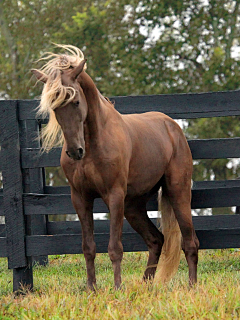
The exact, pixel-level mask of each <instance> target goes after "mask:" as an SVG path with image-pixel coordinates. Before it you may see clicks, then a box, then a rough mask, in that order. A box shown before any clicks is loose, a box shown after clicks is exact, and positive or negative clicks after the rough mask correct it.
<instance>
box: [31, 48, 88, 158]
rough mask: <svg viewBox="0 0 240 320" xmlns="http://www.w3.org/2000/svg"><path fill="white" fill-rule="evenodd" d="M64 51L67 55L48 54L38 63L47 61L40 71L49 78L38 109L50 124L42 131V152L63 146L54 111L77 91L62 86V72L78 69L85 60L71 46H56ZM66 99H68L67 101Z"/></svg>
mask: <svg viewBox="0 0 240 320" xmlns="http://www.w3.org/2000/svg"><path fill="white" fill-rule="evenodd" d="M56 46H57V47H59V48H61V49H64V50H65V53H62V54H55V53H52V52H46V53H44V54H43V56H42V58H41V59H40V60H38V61H43V60H46V61H47V63H46V64H45V65H44V66H43V67H42V68H41V69H40V70H39V71H41V73H44V74H45V75H46V77H47V82H46V83H45V85H44V88H43V91H42V95H41V101H40V105H39V107H38V113H37V114H38V116H42V117H44V118H45V117H47V116H49V122H48V124H47V125H46V126H45V127H44V128H43V129H42V132H41V138H42V150H43V151H47V152H48V151H50V150H51V149H52V148H53V147H56V146H61V145H62V144H63V133H62V130H61V128H60V126H59V124H58V122H57V120H56V117H55V113H54V109H56V108H58V107H60V106H64V105H66V104H68V103H69V102H71V101H72V100H73V98H74V96H75V94H76V92H75V89H73V88H71V87H65V86H63V85H62V81H61V73H62V70H66V69H69V68H71V67H77V66H78V65H79V63H80V62H81V61H82V60H83V59H84V55H83V53H82V51H81V50H80V49H78V48H77V47H74V46H71V45H56ZM66 97H68V98H67V99H66Z"/></svg>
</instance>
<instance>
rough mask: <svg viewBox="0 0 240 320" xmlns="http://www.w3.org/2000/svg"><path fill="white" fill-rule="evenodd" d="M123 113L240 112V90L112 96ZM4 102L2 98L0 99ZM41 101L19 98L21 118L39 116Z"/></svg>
mask: <svg viewBox="0 0 240 320" xmlns="http://www.w3.org/2000/svg"><path fill="white" fill-rule="evenodd" d="M110 100H111V101H113V102H114V103H115V108H116V109H117V110H118V111H119V112H120V113H123V114H128V113H142V112H146V111H160V112H163V113H166V114H167V115H169V116H170V117H172V118H174V119H194V118H205V117H222V116H234V115H240V105H239V100H240V91H239V90H236V91H226V92H208V93H187V94H171V95H168V94H163V95H148V96H126V97H111V98H110ZM0 103H1V101H0ZM38 105H39V101H37V100H20V101H19V106H20V109H19V119H20V120H26V119H35V118H36V111H35V109H36V108H37V106H38Z"/></svg>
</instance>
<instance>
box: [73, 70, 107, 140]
mask: <svg viewBox="0 0 240 320" xmlns="http://www.w3.org/2000/svg"><path fill="white" fill-rule="evenodd" d="M79 83H80V85H81V87H82V90H83V93H84V95H85V98H86V100H87V104H88V115H87V119H86V122H87V126H88V130H89V132H90V134H91V136H92V137H93V136H94V135H95V136H96V137H97V134H98V133H99V131H100V129H101V126H102V125H103V124H104V123H105V118H106V108H107V107H106V106H105V104H104V103H103V99H102V96H101V95H100V93H99V91H98V89H97V88H96V86H95V84H94V82H93V80H92V79H91V77H90V76H89V75H88V74H87V73H86V72H84V71H83V72H82V73H81V77H80V79H79ZM106 102H107V101H106Z"/></svg>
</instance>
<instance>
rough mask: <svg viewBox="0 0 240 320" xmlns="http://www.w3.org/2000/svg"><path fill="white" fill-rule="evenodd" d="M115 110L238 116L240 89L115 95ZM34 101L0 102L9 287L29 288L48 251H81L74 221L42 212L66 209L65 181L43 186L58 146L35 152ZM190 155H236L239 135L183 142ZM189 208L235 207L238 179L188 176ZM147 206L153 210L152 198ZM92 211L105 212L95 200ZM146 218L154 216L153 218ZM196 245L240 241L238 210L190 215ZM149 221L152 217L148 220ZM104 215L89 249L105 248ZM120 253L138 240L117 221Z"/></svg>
mask: <svg viewBox="0 0 240 320" xmlns="http://www.w3.org/2000/svg"><path fill="white" fill-rule="evenodd" d="M112 100H114V101H115V107H116V109H117V110H119V111H120V112H121V113H141V112H146V111H152V110H155V111H161V112H164V113H166V114H168V115H169V116H171V117H172V118H174V119H193V118H205V117H220V116H239V115H240V91H231V92H216V93H203V94H176V95H153V96H129V97H115V98H113V99H112ZM37 105H38V101H28V100H26V101H25V100H8V101H0V145H1V151H0V171H2V175H3V182H4V188H3V189H1V190H0V216H5V221H6V224H2V225H0V257H8V267H9V268H10V269H13V290H14V291H16V290H18V289H19V288H20V285H21V283H22V284H24V285H28V286H29V287H30V288H31V287H32V286H33V275H32V259H33V258H34V257H37V258H35V259H37V260H38V261H39V262H40V263H41V264H44V263H46V262H47V256H48V255H52V254H73V253H82V249H81V236H80V234H81V227H80V223H79V222H78V221H75V222H70V221H64V222H50V221H48V215H49V214H72V213H74V209H73V207H72V204H71V200H70V190H69V187H50V186H46V185H45V176H44V168H45V167H51V166H52V167H54V166H59V159H60V151H61V150H60V149H59V148H56V149H55V150H53V151H52V152H50V153H49V154H40V153H39V143H38V142H37V140H36V139H35V138H36V136H37V135H38V132H39V126H40V125H41V120H39V119H36V112H35V109H36V107H37ZM189 145H190V147H191V151H192V155H193V158H194V159H217V158H240V138H238V137H236V138H229V139H207V140H191V141H189ZM192 196H193V197H192V208H215V207H231V206H240V180H229V181H196V182H194V185H193V191H192ZM148 209H149V210H150V211H151V210H152V211H155V210H157V201H156V198H155V199H153V200H152V201H150V202H149V204H148ZM94 212H107V208H106V206H105V205H104V203H103V202H102V201H101V200H100V199H96V201H95V205H94ZM153 220H154V219H153ZM193 220H194V225H195V229H196V231H197V235H198V238H199V240H200V248H201V249H218V248H238V247H240V215H219V216H201V217H194V218H193ZM155 222H156V221H155ZM108 239H109V221H108V220H106V221H99V220H96V221H95V240H96V244H97V252H107V245H108ZM123 247H124V251H125V252H126V251H144V250H146V249H147V248H146V245H145V244H144V242H143V241H142V239H141V238H140V236H139V235H138V234H136V233H135V232H134V231H133V229H132V228H131V227H130V226H129V225H128V223H127V222H126V221H124V232H123Z"/></svg>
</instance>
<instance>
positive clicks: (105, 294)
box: [0, 250, 240, 320]
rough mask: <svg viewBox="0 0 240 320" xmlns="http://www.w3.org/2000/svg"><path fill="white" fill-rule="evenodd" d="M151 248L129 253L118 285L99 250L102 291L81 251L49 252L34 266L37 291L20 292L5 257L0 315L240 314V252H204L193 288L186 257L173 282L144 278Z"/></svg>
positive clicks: (1, 262)
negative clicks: (89, 277) (92, 282)
mask: <svg viewBox="0 0 240 320" xmlns="http://www.w3.org/2000/svg"><path fill="white" fill-rule="evenodd" d="M146 260H147V253H145V252H143V253H125V254H124V259H123V263H122V279H123V286H122V289H121V290H119V291H115V290H114V289H113V273H112V268H111V263H110V261H109V258H108V255H107V254H98V255H97V258H96V273H97V282H98V290H97V292H96V293H92V292H89V291H87V289H86V271H85V262H84V259H83V256H82V255H79V256H78V255H62V256H50V257H49V265H48V266H47V267H39V266H36V267H34V287H35V289H34V292H33V293H26V294H25V295H23V296H19V297H15V296H14V295H13V294H12V271H11V270H8V269H7V261H6V259H0V319H4V320H5V319H6V320H8V319H40V320H41V319H45V320H47V319H51V320H58V319H61V320H62V319H67V320H69V319H91V320H92V319H98V320H100V319H127V320H128V319H224V320H227V319H240V273H239V270H240V251H238V250H208V251H200V257H199V271H198V284H197V285H196V286H195V287H194V288H193V289H189V287H188V277H187V265H186V262H185V259H184V258H182V260H181V264H180V267H179V271H178V273H177V275H176V277H175V278H174V279H173V280H172V281H171V282H170V284H169V285H168V286H165V287H162V286H158V287H153V286H152V285H151V284H150V283H144V282H142V279H141V278H142V274H143V272H144V266H145V264H146Z"/></svg>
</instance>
